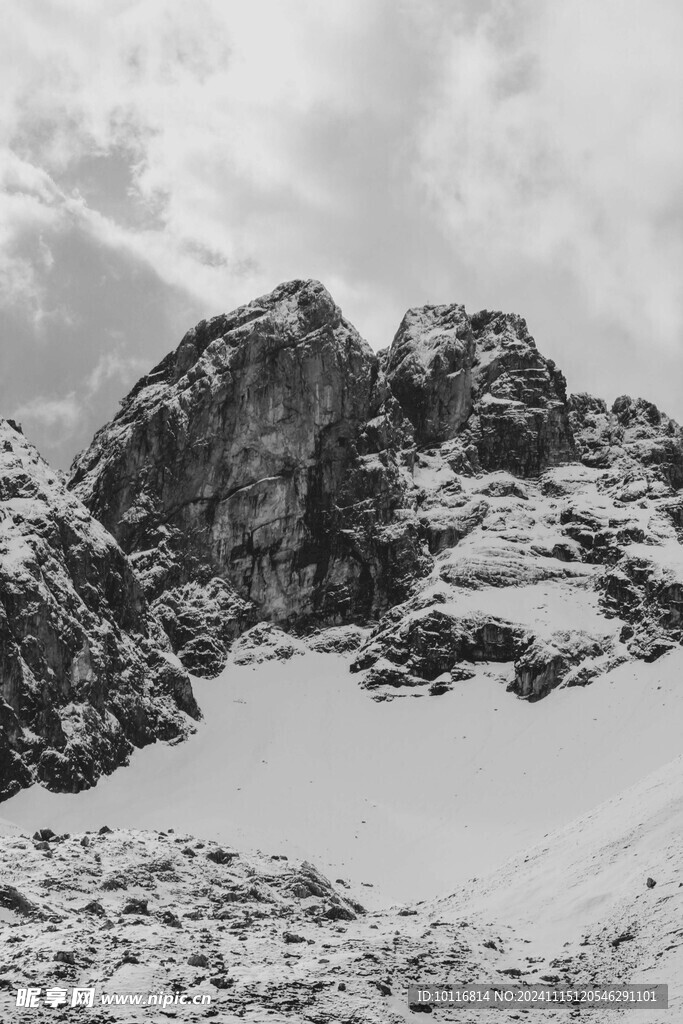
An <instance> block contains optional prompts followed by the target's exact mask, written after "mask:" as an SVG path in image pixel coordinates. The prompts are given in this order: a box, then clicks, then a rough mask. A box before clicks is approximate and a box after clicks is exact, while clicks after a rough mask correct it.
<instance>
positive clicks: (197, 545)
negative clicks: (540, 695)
mask: <svg viewBox="0 0 683 1024" xmlns="http://www.w3.org/2000/svg"><path fill="white" fill-rule="evenodd" d="M412 452H413V437H412V430H411V429H410V424H409V423H408V422H407V421H406V420H405V417H404V416H403V414H402V412H401V409H400V407H399V405H398V403H397V401H396V400H395V398H394V397H393V395H392V394H391V391H390V389H389V388H388V386H387V384H386V381H385V380H384V377H383V375H382V374H381V372H380V369H379V361H378V359H377V357H376V356H375V355H374V354H373V352H372V351H371V350H370V348H369V347H368V345H367V344H366V343H365V342H364V341H363V340H362V339H361V337H360V335H359V334H358V332H357V331H356V330H355V329H354V328H353V327H352V326H351V325H350V324H349V323H348V322H347V321H346V320H345V319H344V318H343V317H342V315H341V312H340V310H339V308H338V307H337V306H336V305H335V303H334V302H333V300H332V298H331V297H330V295H329V294H328V292H327V291H326V290H325V289H324V288H323V287H322V285H320V284H318V283H317V282H314V281H293V282H290V283H288V284H284V285H281V286H280V287H279V288H277V289H275V291H274V292H272V293H271V294H270V295H267V296H264V297H262V298H260V299H257V300H255V301H254V302H251V303H249V304H248V305H246V306H243V307H241V308H240V309H238V310H236V311H235V312H233V313H231V314H230V315H228V316H219V317H215V318H214V319H212V320H209V321H203V322H202V323H200V324H199V325H198V326H197V327H196V328H195V329H193V330H191V331H190V332H189V333H188V334H187V335H186V336H185V338H184V339H183V341H182V342H181V344H180V346H179V347H178V349H177V350H176V351H175V352H173V353H171V354H170V355H169V356H167V357H166V358H165V359H164V360H163V361H162V362H161V363H160V364H159V365H158V366H157V367H156V368H155V369H154V370H153V371H152V372H151V373H150V374H149V375H148V376H147V377H145V378H143V379H142V380H141V381H140V382H139V383H138V384H137V385H136V387H135V388H134V389H133V391H132V392H131V393H130V395H128V397H127V398H126V399H125V400H124V402H123V406H122V409H121V412H120V413H119V415H118V416H117V417H116V418H115V419H114V421H113V422H112V423H110V424H108V425H107V426H106V427H104V428H103V429H102V430H101V431H100V432H99V433H98V434H97V436H96V437H95V439H94V441H93V444H92V445H91V447H90V448H89V449H88V451H86V452H85V453H84V454H83V455H82V456H80V457H79V458H78V459H77V460H76V462H75V464H74V467H73V474H72V478H71V484H70V486H71V487H72V488H73V489H74V490H75V492H76V493H77V494H78V495H79V496H80V497H81V498H82V499H83V501H84V502H85V503H86V504H87V506H88V507H89V509H90V510H91V511H92V512H93V514H94V515H95V516H97V518H98V519H100V521H101V522H102V523H103V524H104V525H105V526H106V527H107V528H108V529H109V530H111V532H112V533H113V534H114V536H115V537H116V538H117V540H118V541H119V543H120V544H121V545H122V547H123V548H124V550H125V551H127V552H129V553H131V554H133V555H134V558H135V563H136V565H137V567H138V569H139V571H140V573H141V576H142V578H143V580H144V583H145V588H146V591H147V593H148V596H149V597H150V599H151V600H152V601H153V602H157V603H159V604H163V609H161V612H162V616H163V617H164V621H165V622H166V625H167V628H168V631H169V634H170V635H171V636H173V635H174V634H176V633H177V632H178V622H179V618H183V616H184V617H185V620H186V619H187V616H186V615H185V612H184V611H183V610H182V608H181V606H183V607H184V606H185V605H186V602H185V600H184V595H185V594H186V593H187V588H188V587H189V588H192V587H194V585H195V584H197V583H199V584H201V586H202V587H205V586H206V584H207V583H208V582H209V581H210V580H214V581H215V580H220V581H222V586H223V588H224V593H223V602H222V604H223V610H222V612H221V613H219V614H218V615H217V617H215V618H214V625H213V626H211V627H210V628H208V629H207V631H206V632H205V634H204V636H203V637H201V638H198V637H197V636H195V637H194V639H193V638H192V637H189V638H188V640H187V643H186V644H185V645H183V644H180V645H179V646H178V649H179V651H180V654H181V657H183V658H184V659H185V660H187V658H188V649H187V645H188V644H189V648H190V650H189V660H190V662H191V664H192V667H193V668H194V670H195V671H197V670H202V668H204V670H205V671H206V672H207V673H208V674H213V673H214V671H215V670H216V667H217V666H219V665H220V662H221V657H222V653H221V652H222V651H223V652H224V651H225V648H226V645H227V644H229V642H230V640H231V639H232V638H233V637H234V636H235V635H237V633H239V632H241V630H242V629H243V628H244V627H245V625H249V624H251V623H253V622H255V621H258V620H259V619H263V618H265V619H269V620H271V621H273V622H276V623H279V624H283V625H286V626H292V625H305V624H307V623H313V622H326V623H337V622H343V621H348V620H352V619H358V620H365V619H367V618H368V617H370V616H373V615H376V614H378V613H379V612H381V611H383V610H384V609H385V608H386V607H387V606H388V605H389V604H390V603H392V602H394V601H395V600H397V599H400V598H401V596H404V595H405V593H406V592H407V589H408V588H409V586H410V583H411V581H412V579H413V577H414V576H415V574H416V573H419V571H420V560H421V549H420V544H419V543H418V537H417V529H416V525H415V519H414V516H412V515H411V507H410V500H409V498H408V496H407V492H408V489H409V485H410V473H409V467H410V463H411V458H412ZM216 586H217V584H215V583H214V588H215V587H216ZM193 593H194V595H195V597H196V590H195V591H193ZM169 595H170V597H169ZM174 604H175V605H176V608H175V609H174V608H173V607H172V606H173V605H174ZM223 660H224V659H223ZM202 663H203V664H202Z"/></svg>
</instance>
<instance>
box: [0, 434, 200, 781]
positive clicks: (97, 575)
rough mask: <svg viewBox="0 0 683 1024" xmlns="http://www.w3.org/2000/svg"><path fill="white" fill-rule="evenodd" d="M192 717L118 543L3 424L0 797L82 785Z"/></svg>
mask: <svg viewBox="0 0 683 1024" xmlns="http://www.w3.org/2000/svg"><path fill="white" fill-rule="evenodd" d="M198 715H199V709H198V707H197V705H196V703H195V701H194V698H193V696H192V689H191V686H190V681H189V678H188V676H187V673H186V672H185V671H184V670H183V669H182V667H181V666H180V665H179V663H178V661H177V659H176V658H174V656H173V655H172V653H171V652H170V649H169V645H168V641H167V639H166V637H165V635H164V633H163V631H162V630H161V629H160V627H159V625H158V623H156V621H155V620H154V618H153V617H152V616H151V615H150V614H149V612H148V607H147V602H146V600H145V597H144V595H143V592H142V588H141V586H140V584H139V582H138V579H137V577H136V575H135V573H134V572H133V570H132V568H131V566H130V564H129V562H128V559H127V558H126V556H125V555H124V553H123V552H122V551H121V549H120V548H119V546H118V545H117V543H116V541H115V540H114V538H113V537H112V536H111V535H110V534H109V533H107V531H106V530H105V529H104V528H103V527H102V526H101V524H100V523H98V522H97V520H95V519H94V518H93V517H92V516H91V515H90V514H89V512H88V511H87V509H86V508H85V507H84V506H83V505H82V504H81V502H80V501H79V500H78V499H77V498H76V497H75V496H74V495H73V494H70V493H69V492H68V491H67V490H66V488H65V486H64V484H63V483H62V481H61V480H60V479H59V477H58V475H57V474H56V473H54V472H53V471H52V470H51V469H50V468H49V466H47V464H46V463H45V462H44V461H43V460H42V459H41V458H40V456H39V455H38V453H37V452H36V450H35V449H34V448H33V446H32V445H31V444H30V443H29V442H28V441H27V440H26V438H24V436H23V435H22V433H21V432H20V430H19V429H18V428H16V426H15V425H14V424H13V423H11V422H8V421H5V420H0V799H3V798H6V797H8V796H10V795H11V794H12V793H14V792H16V791H17V790H18V789H19V788H21V787H22V786H28V785H30V784H31V783H33V782H41V783H43V784H44V785H46V786H48V787H50V788H53V789H57V790H78V789H81V788H83V787H84V786H90V785H92V784H94V782H95V781H96V780H97V778H98V777H99V776H100V775H101V774H102V773H106V772H111V771H113V770H114V768H116V767H117V766H119V765H121V764H125V763H126V761H127V759H128V755H129V754H130V751H131V750H132V748H133V747H134V746H143V745H144V744H146V743H149V742H151V741H153V740H155V739H166V740H177V739H180V738H182V737H183V736H185V735H186V734H187V732H188V731H189V730H190V729H191V728H192V718H196V717H197V716H198Z"/></svg>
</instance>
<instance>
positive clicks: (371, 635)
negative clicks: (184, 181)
mask: <svg viewBox="0 0 683 1024" xmlns="http://www.w3.org/2000/svg"><path fill="white" fill-rule="evenodd" d="M3 444H4V449H3V448H2V445H3ZM0 487H1V488H2V493H1V495H0V496H1V497H2V499H3V501H2V513H3V515H2V519H1V520H0V616H1V617H0V641H1V642H2V652H1V659H2V660H1V661H0V665H1V667H2V679H1V681H0V682H1V684H2V687H3V690H2V695H3V697H4V701H5V704H4V705H1V706H0V707H1V708H2V715H3V717H2V719H1V720H0V726H2V727H3V730H4V731H3V734H2V735H3V737H4V739H3V743H4V747H2V748H0V751H1V752H2V758H3V760H2V764H1V767H2V771H3V787H2V795H3V796H5V797H10V799H9V800H7V802H6V803H5V805H4V808H3V812H4V814H5V815H6V818H7V819H8V823H7V824H6V825H4V826H3V825H0V834H3V835H4V838H2V839H0V859H2V862H3V864H4V868H3V882H5V877H6V883H5V885H4V888H0V910H1V916H3V919H4V921H5V930H4V934H3V937H2V940H0V946H1V947H2V951H3V963H4V967H3V969H2V971H0V984H4V986H5V988H7V989H12V987H13V986H14V987H16V986H17V985H25V984H28V983H29V982H30V980H31V978H32V977H34V976H35V975H36V973H37V972H39V971H41V970H42V971H43V973H44V977H45V980H46V982H49V983H51V984H59V983H61V982H62V981H68V982H70V983H83V984H87V983H89V982H91V981H92V982H95V981H96V982H97V983H98V984H105V983H106V986H107V988H108V989H109V990H111V989H114V988H115V987H116V986H117V985H119V984H120V985H123V986H124V987H125V986H128V987H129V988H130V987H136V988H138V989H140V990H143V989H144V990H147V989H148V988H153V987H155V986H156V987H159V988H161V987H165V986H167V985H170V984H172V980H173V977H175V978H176V979H178V981H179V983H180V984H182V985H183V986H184V987H186V988H188V989H191V988H202V987H204V988H206V990H207V991H210V992H211V993H212V995H213V997H214V998H215V999H216V1000H218V1002H216V1004H215V1006H216V1008H218V1009H217V1013H218V1015H219V1019H221V1020H223V1019H225V1020H232V1019H246V1020H250V1021H253V1022H256V1021H262V1020H266V1019H267V1020H269V1021H273V1020H274V1021H278V1020H281V1021H289V1020H301V1019H304V1020H306V1019H308V1020H311V1021H313V1020H315V1021H337V1020H339V1021H346V1020H349V1021H350V1020H358V1021H360V1020H362V1021H369V1022H372V1021H388V1022H396V1021H403V1020H409V1019H412V1017H413V1012H412V1011H410V1010H409V1008H408V1006H407V1003H406V1000H405V990H406V988H407V984H408V983H409V982H410V981H415V982H419V983H425V982H429V981H432V982H437V983H442V982H444V981H453V982H456V981H465V980H467V981H481V982H487V981H491V982H498V981H504V980H505V979H506V978H507V979H508V980H509V979H514V978H521V979H522V980H528V981H532V980H539V979H542V978H544V977H546V978H548V977H550V978H557V979H558V980H559V981H562V982H565V981H570V982H577V983H579V982H584V981H600V982H602V983H605V982H608V981H627V980H630V981H634V982H635V981H646V980H647V981H653V982H655V981H656V982H661V983H667V982H668V983H669V984H670V986H671V998H672V1005H673V1006H674V1007H676V1008H678V1011H679V1012H680V1011H681V1009H683V1004H682V1003H681V997H682V995H683V977H681V969H680V956H679V954H680V951H681V949H683V946H681V941H682V935H683V933H682V932H681V929H680V911H681V900H682V899H683V896H682V895H681V893H683V885H682V884H681V883H683V878H681V876H680V863H681V853H682V852H683V850H682V849H681V839H680V835H681V830H680V825H681V821H680V818H681V813H682V812H681V792H680V781H679V780H680V767H681V765H680V752H681V746H680V734H681V723H682V722H683V689H682V688H681V686H680V676H681V671H682V670H683V649H682V647H681V640H682V639H683V547H682V544H683V496H682V495H681V488H683V436H682V433H681V429H680V427H678V425H677V424H675V423H674V422H673V421H671V420H670V419H669V418H668V417H666V416H665V415H664V414H663V413H661V412H659V410H657V409H656V408H655V407H654V406H652V405H651V404H650V403H648V402H646V401H644V400H641V399H637V400H632V399H629V398H620V399H618V400H617V401H616V402H615V403H614V405H613V407H612V408H611V409H608V408H607V407H606V405H605V403H604V402H602V401H601V400H600V399H597V398H593V397H591V396H588V395H574V396H570V397H567V393H566V385H565V381H564V377H563V376H562V373H561V372H560V370H558V368H557V367H556V366H555V365H554V364H553V363H552V361H550V360H548V359H546V358H545V357H543V356H542V355H541V353H540V352H539V351H538V349H537V347H536V344H535V342H534V340H533V338H531V336H530V335H529V333H528V330H527V327H526V324H525V322H524V320H522V319H521V318H520V317H518V316H515V315H510V314H503V313H493V312H488V311H483V312H480V313H476V314H473V315H469V314H468V313H467V312H466V311H465V310H464V308H463V307H462V306H459V305H449V306H430V307H423V308H420V309H414V310H410V311H409V312H408V313H407V314H406V316H405V318H404V320H403V322H402V323H401V325H400V327H399V330H398V332H397V334H396V337H395V338H394V341H393V343H392V344H391V346H390V347H389V348H388V349H387V350H385V351H384V352H381V353H379V354H374V353H373V352H372V351H371V350H370V349H369V347H368V346H367V345H366V344H365V342H364V341H363V340H362V339H361V338H360V336H359V335H358V332H357V331H356V330H355V328H354V327H353V326H352V325H351V324H349V323H348V322H347V321H346V320H345V319H344V318H343V316H342V314H341V311H340V310H339V308H338V307H337V306H336V304H335V303H334V301H333V300H332V298H331V297H330V296H329V294H328V293H327V292H326V291H325V289H324V288H323V287H322V286H321V285H320V284H318V283H317V282H311V281H295V282H290V283H289V284H285V285H282V286H280V287H279V288H277V289H276V290H275V291H274V292H273V293H271V294H270V295H267V296H263V297H261V298H259V299H257V300H255V301H254V302H252V303H250V304H248V305H247V306H244V307H241V308H240V309H238V310H236V311H235V312H233V313H231V314H229V315H224V316H220V317H216V318H214V319H213V320H210V321H204V322H202V323H201V324H199V325H198V326H197V327H196V328H195V329H193V330H192V331H190V332H189V333H188V334H187V335H186V337H185V338H184V339H183V341H182V342H181V344H180V346H179V348H178V349H177V350H176V351H175V352H172V353H171V354H169V356H167V357H166V359H164V360H163V361H162V363H160V364H159V366H157V367H156V368H155V369H154V370H152V371H151V372H150V374H148V375H147V376H146V377H144V378H143V379H142V380H141V381H140V382H139V383H138V384H137V385H136V386H135V387H134V388H133V390H132V392H131V393H130V394H129V395H128V396H127V398H126V399H124V401H123V403H122V409H121V412H120V413H119V415H118V416H117V417H116V418H115V419H114V420H113V421H112V422H111V423H110V424H108V425H106V426H105V427H103V428H102V430H101V431H99V432H98V434H97V435H96V437H95V439H94V440H93V443H92V445H91V446H90V448H89V449H88V450H87V451H86V452H84V453H82V454H81V455H80V456H78V458H77V459H76V461H75V463H74V466H73V470H72V474H71V478H70V480H69V482H68V488H69V489H68V490H66V489H65V488H64V486H63V484H62V482H61V480H60V479H59V478H58V476H57V475H56V474H54V473H52V472H51V471H50V470H49V467H47V466H46V465H45V464H44V463H43V462H42V460H40V458H39V456H38V455H37V453H35V451H34V450H33V449H32V448H31V447H30V445H29V444H28V443H27V442H26V440H25V439H24V438H23V436H22V435H21V433H20V432H19V431H18V430H16V429H15V427H14V426H13V425H11V424H6V425H2V433H1V434H0ZM172 651H173V652H175V654H174V653H172ZM181 666H184V668H183V667H181ZM186 670H188V671H190V672H192V673H193V674H194V675H195V679H194V681H193V684H192V685H193V689H194V696H193V694H192V691H191V689H190V684H189V680H188V677H187V675H186ZM200 709H201V712H200ZM193 720H194V722H193ZM182 736H186V737H187V739H186V742H184V743H181V744H175V743H173V744H172V745H168V744H159V743H156V744H151V743H150V741H152V740H154V739H167V740H175V739H177V738H180V737H182ZM142 746H144V747H145V749H140V750H133V752H132V754H131V750H132V748H133V747H142ZM126 761H130V763H129V764H128V766H127V767H126V768H125V769H124V770H121V771H115V772H113V774H108V777H106V778H100V779H99V781H98V782H97V785H96V786H94V787H93V788H91V789H86V790H85V791H82V792H74V791H75V790H82V789H83V787H87V786H89V785H92V784H93V783H94V782H96V781H97V779H98V776H100V775H102V774H103V773H110V772H112V769H113V768H114V767H116V765H118V764H122V763H124V762H126ZM34 781H39V782H41V783H42V784H43V785H42V786H31V783H32V782H34ZM21 787H31V788H24V790H23V791H21V792H19V791H18V790H20V789H21ZM45 787H47V788H45ZM48 790H52V792H49V791H48ZM60 790H61V791H62V792H55V791H60ZM9 822H11V823H12V824H10V823H9ZM105 823H106V824H107V825H108V826H112V827H113V828H115V829H116V830H117V831H116V832H115V833H113V834H112V833H110V832H104V833H102V834H101V835H100V833H99V829H100V826H101V825H103V824H105ZM47 826H49V828H50V830H53V831H54V833H55V834H53V835H47V833H45V834H43V835H42V836H41V835H40V834H38V837H37V838H34V839H33V840H31V839H30V838H29V837H30V836H31V835H33V834H34V833H35V832H36V830H40V829H43V828H46V827H47ZM171 829H173V830H175V831H174V832H171V831H170V830H171ZM119 830H121V831H119ZM132 830H134V831H132ZM65 833H69V836H67V837H65V835H64V834H65ZM86 833H89V834H86ZM216 844H219V845H220V847H221V848H226V849H228V850H230V851H232V854H234V853H237V852H239V853H240V856H239V857H236V856H232V854H231V856H228V857H226V858H225V859H224V860H223V862H222V863H221V862H220V858H219V862H216V861H215V859H213V860H212V859H209V861H208V863H207V851H208V852H211V851H214V852H215V850H216ZM256 850H258V851H261V852H258V853H256V852H254V851H256ZM18 851H20V852H21V862H19V861H18V857H17V853H18ZM311 861H313V863H314V864H315V865H316V867H315V868H312V867H311V866H310V862H311ZM328 877H329V878H330V879H339V878H342V879H343V882H332V883H330V882H328V881H327V878H328ZM115 878H118V879H119V883H120V884H119V883H117V884H114V883H113V881H112V880H113V879H115ZM648 878H649V879H650V881H651V882H654V884H648V881H647V880H648ZM110 883H111V884H110ZM445 894H448V895H445ZM136 901H137V902H136ZM140 901H142V902H146V907H145V908H142V905H141V903H140ZM361 905H362V906H363V907H365V908H366V910H367V912H366V913H364V912H363V911H362V910H361V909H360V906H361ZM174 906H175V907H178V906H182V907H187V908H188V909H187V912H186V913H184V914H179V913H178V911H177V910H173V907H174ZM127 907H128V908H129V909H126V908H127ZM2 908H4V910H2ZM131 908H132V909H131ZM136 908H137V909H136ZM335 908H337V909H335ZM179 925H181V926H182V927H179ZM48 933H49V934H48ZM288 935H289V936H291V935H295V936H296V937H297V938H296V939H292V938H287V936H288ZM615 940H618V941H616V942H615ZM55 943H57V946H58V947H59V950H61V951H62V953H64V956H62V957H60V958H58V960H57V961H55V962H52V961H51V960H49V958H48V954H47V952H46V950H47V948H48V947H50V948H54V944H55ZM32 949H35V950H36V951H37V952H36V955H35V956H34V957H33V958H32V957H31V955H29V953H28V951H30V950H32ZM127 1012H129V1014H130V1015H129V1016H128V1018H127V1019H129V1020H134V1019H137V1018H136V1017H135V1016H134V1015H133V1014H132V1011H130V1010H128V1011H127ZM136 1012H137V1011H136ZM173 1012H174V1013H177V1014H179V1015H180V1016H183V1014H185V1010H179V1009H178V1008H177V1007H175V1006H174V1008H173ZM192 1012H195V1013H196V1010H195V1011H192ZM520 1012H522V1011H520ZM188 1013H189V1011H188ZM437 1014H438V1015H439V1016H440V1017H441V1018H442V1019H444V1020H448V1019H451V1017H449V1016H448V1011H437ZM214 1015H215V1014H214ZM233 1015H235V1016H233ZM566 1015H567V1011H559V1017H558V1019H565V1018H566ZM470 1016H471V1019H472V1020H475V1019H477V1020H478V1019H479V1017H478V1016H477V1014H476V1013H475V1014H474V1015H472V1014H470ZM470 1016H468V1015H467V1014H465V1015H463V1013H462V1011H459V1016H457V1018H453V1019H458V1020H461V1021H462V1020H469V1019H470ZM544 1016H547V1015H544ZM655 1018H656V1014H649V1015H648V1019H649V1020H653V1021H654V1020H655ZM36 1019H40V1018H36ZM46 1019H47V1017H46ZM140 1019H145V1018H144V1016H143V1017H140ZM501 1019H511V1020H512V1019H516V1018H515V1017H514V1013H511V1014H510V1015H508V1014H506V1013H505V1014H501ZM548 1019H552V1016H551V1015H549V1016H548ZM596 1019H597V1018H596ZM603 1019H605V1020H607V1019H609V1016H608V1013H607V1012H606V1013H605V1016H604V1018H603ZM664 1019H668V1017H667V1016H666V1015H665V1017H663V1018H662V1020H664Z"/></svg>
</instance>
